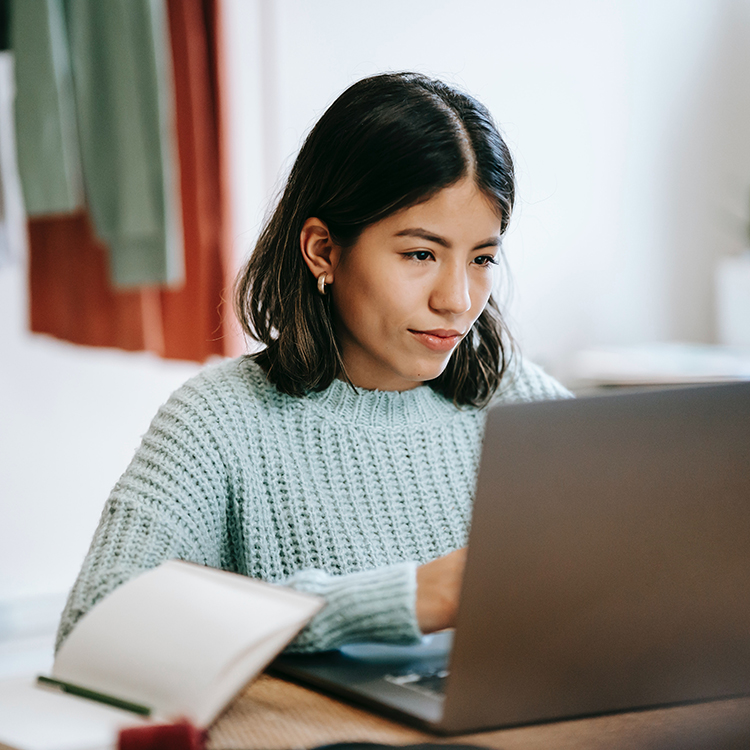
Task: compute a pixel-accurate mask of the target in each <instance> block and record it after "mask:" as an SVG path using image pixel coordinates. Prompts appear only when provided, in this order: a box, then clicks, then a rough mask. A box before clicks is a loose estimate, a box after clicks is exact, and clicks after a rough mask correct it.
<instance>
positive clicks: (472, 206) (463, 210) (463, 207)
mask: <svg viewBox="0 0 750 750" xmlns="http://www.w3.org/2000/svg"><path fill="white" fill-rule="evenodd" d="M378 225H381V229H382V230H383V231H390V232H393V233H394V234H395V233H398V232H399V231H402V230H403V229H406V228H410V227H422V228H424V229H430V230H431V231H433V232H436V233H438V234H441V235H442V236H445V237H448V238H450V237H452V236H453V235H459V236H472V237H477V238H478V239H482V240H484V239H487V238H490V237H493V236H499V235H500V232H501V227H502V217H501V214H500V212H499V211H498V209H497V207H496V206H495V204H494V203H493V202H492V201H490V199H489V198H487V196H486V195H485V194H484V193H483V192H482V191H481V190H480V189H479V188H478V187H477V186H476V184H475V183H474V182H473V181H472V180H469V179H464V180H461V181H460V182H458V183H456V184H455V185H449V186H448V187H446V188H443V189H442V190H440V191H439V192H438V193H436V194H435V195H433V196H432V197H431V198H429V199H428V200H426V201H423V202H421V203H417V204H415V205H413V206H409V207H408V208H405V209H402V210H401V211H397V212H396V213H395V214H392V215H391V216H389V217H387V218H385V219H383V220H382V221H381V222H378ZM378 225H375V226H378Z"/></svg>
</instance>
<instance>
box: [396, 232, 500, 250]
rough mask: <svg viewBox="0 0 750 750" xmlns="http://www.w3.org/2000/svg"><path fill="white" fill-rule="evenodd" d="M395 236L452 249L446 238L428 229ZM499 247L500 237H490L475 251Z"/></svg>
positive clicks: (399, 233) (398, 233)
mask: <svg viewBox="0 0 750 750" xmlns="http://www.w3.org/2000/svg"><path fill="white" fill-rule="evenodd" d="M393 236H394V237H417V238H419V239H421V240H426V241H427V242H434V243H435V244H436V245H442V247H447V248H450V247H452V244H451V243H450V242H449V241H448V240H447V239H445V237H441V236H440V235H439V234H435V233H433V232H428V231H427V230H426V229H422V228H421V227H415V228H413V229H402V230H401V231H400V232H396V234H395V235H393ZM499 245H500V238H499V237H490V238H489V239H487V240H485V241H484V242H480V243H479V244H478V245H475V246H474V248H473V249H474V250H482V249H484V248H485V247H498V246H499Z"/></svg>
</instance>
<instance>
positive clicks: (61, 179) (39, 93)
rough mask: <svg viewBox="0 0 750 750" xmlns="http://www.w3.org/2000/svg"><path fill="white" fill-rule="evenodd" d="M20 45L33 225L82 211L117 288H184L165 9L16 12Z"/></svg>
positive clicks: (52, 7) (156, 4) (86, 2)
mask: <svg viewBox="0 0 750 750" xmlns="http://www.w3.org/2000/svg"><path fill="white" fill-rule="evenodd" d="M11 37H12V45H13V50H14V54H15V56H16V87H17V102H16V121H17V126H18V127H17V132H18V162H19V171H20V174H21V179H22V183H23V189H24V198H25V201H26V210H27V213H28V215H29V216H42V215H49V214H58V213H71V212H74V211H76V210H78V209H81V208H83V207H84V204H85V205H86V207H87V208H88V211H89V214H90V216H91V219H92V222H93V225H94V228H95V231H96V234H97V235H98V236H99V237H100V238H101V239H102V240H104V242H105V244H106V245H107V248H108V250H109V268H110V277H111V280H112V282H113V284H114V285H115V286H117V287H120V288H129V287H136V286H148V285H169V286H174V285H177V284H179V283H181V282H182V280H183V278H184V260H183V255H184V250H183V237H182V216H181V210H180V199H179V194H180V193H179V174H178V167H177V155H176V135H175V126H174V112H173V110H174V103H173V100H174V92H173V81H172V69H171V62H170V59H171V58H170V44H169V32H168V24H167V18H166V8H165V0H106V2H102V0H12V5H11ZM84 194H85V200H84Z"/></svg>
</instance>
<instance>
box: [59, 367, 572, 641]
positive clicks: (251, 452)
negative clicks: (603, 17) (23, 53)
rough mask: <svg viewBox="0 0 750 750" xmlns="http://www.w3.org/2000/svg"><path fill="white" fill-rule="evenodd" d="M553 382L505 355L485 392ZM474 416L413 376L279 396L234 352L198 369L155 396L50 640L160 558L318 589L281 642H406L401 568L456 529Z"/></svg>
mask: <svg viewBox="0 0 750 750" xmlns="http://www.w3.org/2000/svg"><path fill="white" fill-rule="evenodd" d="M568 395H570V394H568V392H567V391H566V390H565V389H564V388H563V387H562V386H560V385H559V383H557V382H556V381H555V380H553V379H552V378H550V377H549V376H548V375H546V374H545V373H544V372H543V371H542V370H541V369H539V368H538V367H536V366H535V365H532V364H531V363H528V362H518V363H517V364H516V367H515V371H514V372H513V374H508V375H507V376H506V378H504V379H503V384H502V386H501V388H500V390H499V392H498V393H497V394H496V396H495V402H518V401H533V400H540V399H549V398H561V397H565V396H568ZM485 419H486V410H484V409H475V408H470V407H465V408H457V407H455V406H454V405H453V404H452V403H450V402H449V401H447V400H446V399H445V398H443V397H442V396H440V395H438V394H436V393H435V392H434V391H433V390H432V389H431V388H429V387H427V386H420V387H418V388H415V389H414V390H411V391H405V392H403V393H398V392H390V391H363V390H359V391H357V392H355V391H354V390H353V389H352V388H351V387H350V386H348V385H347V384H345V383H344V382H342V381H340V380H335V381H334V382H333V384H332V385H331V386H330V387H329V388H328V389H326V390H325V391H323V392H321V393H314V394H311V395H309V396H307V397H305V398H294V397H291V396H286V395H284V394H281V393H279V391H277V390H276V388H275V387H274V386H272V385H270V384H269V383H268V382H267V381H266V378H265V375H264V373H263V371H262V370H261V369H260V368H259V367H258V366H257V365H256V364H254V363H253V362H252V361H251V360H250V359H248V358H240V359H236V360H231V361H227V362H224V363H222V364H220V365H217V366H213V367H209V368H207V369H206V370H204V371H203V372H202V373H201V374H199V375H198V376H197V377H195V378H193V379H192V380H190V381H188V382H187V383H186V384H185V385H184V386H183V387H182V388H180V389H179V390H178V391H176V392H175V393H174V394H173V395H172V397H171V398H170V399H169V401H168V402H167V403H166V404H165V405H164V406H163V407H162V408H161V409H160V410H159V412H158V414H157V415H156V417H155V418H154V420H153V422H152V424H151V426H150V428H149V430H148V432H147V433H146V435H145V436H144V438H143V442H142V444H141V446H140V448H139V449H138V451H137V453H136V455H135V457H134V458H133V461H132V463H131V464H130V466H129V467H128V469H127V471H126V472H125V474H124V475H123V476H122V478H121V479H120V480H119V482H118V483H117V484H116V485H115V487H114V489H113V490H112V493H111V495H110V497H109V499H108V500H107V503H106V505H105V507H104V511H103V513H102V517H101V520H100V522H99V526H98V528H97V530H96V533H95V535H94V539H93V541H92V544H91V548H90V549H89V552H88V555H87V556H86V559H85V561H84V563H83V567H82V569H81V572H80V574H79V576H78V580H77V581H76V583H75V586H74V587H73V590H72V591H71V593H70V596H69V598H68V603H67V605H66V607H65V610H64V612H63V615H62V620H61V622H60V627H59V630H58V636H57V646H58V647H59V645H60V643H62V641H63V640H64V639H65V637H66V636H67V634H68V633H69V632H70V630H71V629H72V628H73V626H74V625H75V623H76V622H77V620H78V619H79V618H80V617H81V616H82V615H83V614H84V613H85V612H87V611H88V610H89V609H90V608H91V607H92V606H93V605H94V604H96V602H97V601H99V600H100V599H101V598H102V597H104V596H106V595H107V594H108V593H109V592H111V591H112V590H113V589H114V588H115V587H117V586H118V585H120V584H122V583H124V582H125V581H127V580H129V579H130V578H132V577H133V576H135V575H137V574H138V573H140V572H142V571H144V570H147V569H149V568H152V567H155V566H156V565H158V564H159V563H161V562H163V561H164V560H167V559H171V558H178V559H182V560H189V561H192V562H196V563H200V564H203V565H210V566H212V567H217V568H224V569H226V570H231V571H235V572H239V573H244V574H246V575H249V576H252V577H254V578H261V579H263V580H266V581H271V582H283V583H287V584H289V585H291V586H294V587H295V588H297V589H300V590H304V591H309V592H313V593H316V594H319V595H321V596H323V597H324V598H325V599H326V601H327V605H326V607H325V608H324V609H323V610H322V612H321V613H320V614H319V615H318V616H317V617H316V618H315V619H314V620H313V621H312V622H311V623H310V625H309V626H308V627H307V628H305V630H304V631H303V632H302V633H301V634H300V635H299V636H298V637H297V639H296V640H295V641H294V643H293V644H292V648H293V649H294V650H301V651H310V650H318V649H327V648H333V647H336V646H338V645H341V644H343V643H351V642H355V641H364V640H382V641H391V642H395V643H409V642H413V641H414V640H416V639H417V638H419V637H420V635H421V633H420V631H419V627H418V625H417V621H416V616H415V594H416V567H417V565H419V564H421V563H424V562H427V561H429V560H432V559H434V558H436V557H439V556H440V555H444V554H446V553H448V552H450V551H451V550H454V549H456V548H458V547H461V546H463V545H464V544H465V543H466V540H467V533H468V527H469V522H470V518H471V503H472V497H473V492H474V486H475V482H476V472H477V468H478V461H479V455H480V448H481V441H482V435H483V432H484V425H485ZM498 460H502V455H500V456H498Z"/></svg>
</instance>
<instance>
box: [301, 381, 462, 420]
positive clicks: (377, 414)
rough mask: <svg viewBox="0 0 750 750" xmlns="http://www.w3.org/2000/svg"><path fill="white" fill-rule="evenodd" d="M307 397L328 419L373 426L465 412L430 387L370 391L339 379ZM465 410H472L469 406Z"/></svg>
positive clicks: (432, 418)
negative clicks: (353, 386)
mask: <svg viewBox="0 0 750 750" xmlns="http://www.w3.org/2000/svg"><path fill="white" fill-rule="evenodd" d="M306 398H307V399H309V402H310V403H311V404H312V405H314V407H315V408H316V409H318V410H319V411H320V412H321V413H322V414H324V415H326V416H329V417H331V418H335V419H337V420H338V421H343V422H349V423H351V424H358V425H362V426H370V427H408V426H412V425H414V426H416V425H420V424H425V423H426V422H431V421H433V420H445V419H448V418H450V417H454V416H455V415H456V413H458V412H459V411H463V409H458V408H457V407H456V406H454V405H453V404H452V403H451V402H450V401H448V400H447V399H446V398H444V397H443V396H441V395H440V394H439V393H435V391H433V390H432V388H430V387H429V386H427V385H421V386H418V387H417V388H413V389H411V390H409V391H368V390H365V389H364V388H357V389H356V390H355V389H353V388H352V387H351V386H350V385H349V384H348V383H345V382H344V381H343V380H338V379H337V380H334V381H333V382H332V383H331V385H330V386H329V387H328V388H326V389H325V390H324V391H320V392H319V393H310V394H308V396H307V397H306ZM465 410H466V411H472V409H471V408H470V407H465Z"/></svg>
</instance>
